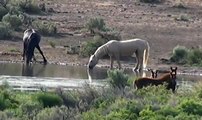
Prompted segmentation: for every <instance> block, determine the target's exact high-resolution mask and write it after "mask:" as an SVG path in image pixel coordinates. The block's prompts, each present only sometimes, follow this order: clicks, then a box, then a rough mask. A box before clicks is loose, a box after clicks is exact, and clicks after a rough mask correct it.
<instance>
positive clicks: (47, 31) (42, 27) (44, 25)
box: [32, 20, 57, 36]
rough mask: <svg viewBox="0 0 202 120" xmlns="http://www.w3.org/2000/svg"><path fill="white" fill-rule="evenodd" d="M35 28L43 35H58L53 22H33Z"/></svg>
mask: <svg viewBox="0 0 202 120" xmlns="http://www.w3.org/2000/svg"><path fill="white" fill-rule="evenodd" d="M32 25H33V27H34V28H35V29H37V30H38V31H39V32H40V33H41V34H42V35H52V36H53V35H56V34H57V28H56V25H55V24H53V23H52V22H45V21H39V20H36V21H33V23H32Z"/></svg>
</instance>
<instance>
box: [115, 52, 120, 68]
mask: <svg viewBox="0 0 202 120" xmlns="http://www.w3.org/2000/svg"><path fill="white" fill-rule="evenodd" d="M115 57H116V61H117V64H118V67H119V70H120V69H121V63H120V56H119V55H115Z"/></svg>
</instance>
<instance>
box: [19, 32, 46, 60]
mask: <svg viewBox="0 0 202 120" xmlns="http://www.w3.org/2000/svg"><path fill="white" fill-rule="evenodd" d="M40 40H41V36H40V34H39V33H38V32H37V31H36V30H34V29H27V30H25V32H24V36H23V43H24V46H23V55H22V56H23V60H25V62H26V64H29V63H30V61H31V59H32V58H34V49H35V48H37V49H38V50H39V52H40V54H41V55H42V57H43V60H44V63H45V64H46V63H47V60H46V58H45V56H44V55H43V52H42V51H41V48H40V46H39V42H40ZM34 59H35V58H34Z"/></svg>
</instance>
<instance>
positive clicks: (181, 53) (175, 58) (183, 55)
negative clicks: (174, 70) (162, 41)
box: [170, 45, 188, 64]
mask: <svg viewBox="0 0 202 120" xmlns="http://www.w3.org/2000/svg"><path fill="white" fill-rule="evenodd" d="M187 55H188V49H187V48H186V47H184V46H179V45H178V46H176V47H175V48H174V49H173V53H172V57H171V58H170V60H171V61H172V62H176V63H179V64H185V63H186V59H187Z"/></svg>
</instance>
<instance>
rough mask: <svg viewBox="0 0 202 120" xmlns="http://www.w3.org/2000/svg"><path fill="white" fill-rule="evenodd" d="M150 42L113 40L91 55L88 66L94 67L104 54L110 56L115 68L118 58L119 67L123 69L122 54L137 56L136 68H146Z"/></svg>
mask: <svg viewBox="0 0 202 120" xmlns="http://www.w3.org/2000/svg"><path fill="white" fill-rule="evenodd" d="M149 49H150V46H149V43H148V42H147V41H146V40H142V39H131V40H124V41H117V40H111V41H109V42H107V43H105V44H104V45H102V46H100V47H99V48H98V49H97V50H96V51H95V53H94V54H93V55H91V57H90V59H89V62H88V67H89V68H90V69H93V68H94V66H95V65H96V64H97V63H98V60H99V59H100V58H102V57H103V56H104V55H107V54H108V55H109V56H110V62H111V66H110V68H111V69H113V63H114V59H116V60H117V63H118V67H119V69H121V63H120V57H121V56H133V55H135V56H136V61H137V64H136V66H135V68H134V70H139V71H140V70H142V69H143V68H144V69H145V68H146V65H147V61H148V58H149Z"/></svg>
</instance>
